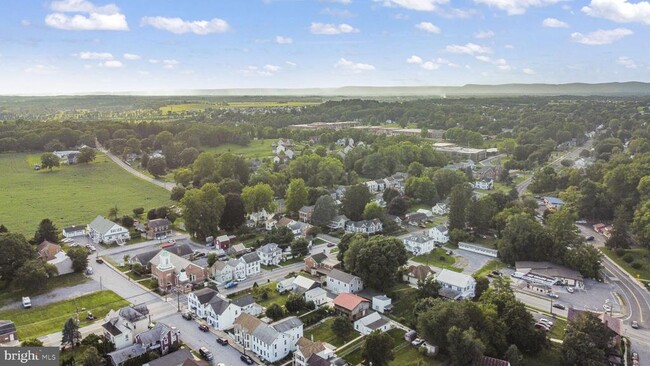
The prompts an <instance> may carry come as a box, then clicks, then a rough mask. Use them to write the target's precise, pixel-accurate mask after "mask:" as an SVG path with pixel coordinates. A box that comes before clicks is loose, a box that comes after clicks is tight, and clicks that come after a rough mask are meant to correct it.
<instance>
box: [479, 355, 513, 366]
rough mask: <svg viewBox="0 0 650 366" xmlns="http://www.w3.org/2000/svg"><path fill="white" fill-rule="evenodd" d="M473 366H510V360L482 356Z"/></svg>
mask: <svg viewBox="0 0 650 366" xmlns="http://www.w3.org/2000/svg"><path fill="white" fill-rule="evenodd" d="M472 366H510V362H508V361H505V360H501V359H498V358H494V357H489V356H481V357H479V358H478V359H477V360H475V361H474V362H473V363H472Z"/></svg>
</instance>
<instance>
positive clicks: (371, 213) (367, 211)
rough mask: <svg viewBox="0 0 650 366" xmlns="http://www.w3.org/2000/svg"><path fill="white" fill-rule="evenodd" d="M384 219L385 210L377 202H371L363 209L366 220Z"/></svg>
mask: <svg viewBox="0 0 650 366" xmlns="http://www.w3.org/2000/svg"><path fill="white" fill-rule="evenodd" d="M383 217H384V208H383V207H381V206H380V205H379V203H377V202H369V203H368V204H367V205H366V207H365V208H364V209H363V218H364V219H366V220H372V219H381V218H383Z"/></svg>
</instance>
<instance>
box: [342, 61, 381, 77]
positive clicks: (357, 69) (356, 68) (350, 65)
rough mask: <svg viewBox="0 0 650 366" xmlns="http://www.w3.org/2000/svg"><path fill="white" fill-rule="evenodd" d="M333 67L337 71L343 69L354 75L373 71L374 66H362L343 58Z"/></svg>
mask: <svg viewBox="0 0 650 366" xmlns="http://www.w3.org/2000/svg"><path fill="white" fill-rule="evenodd" d="M334 67H336V68H339V69H344V70H347V71H350V72H353V73H355V74H358V73H362V72H364V71H372V70H374V69H375V66H373V65H371V64H363V63H358V62H352V61H350V60H346V59H344V58H340V59H339V61H338V62H337V63H336V64H334Z"/></svg>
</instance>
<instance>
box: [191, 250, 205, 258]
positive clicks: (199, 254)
mask: <svg viewBox="0 0 650 366" xmlns="http://www.w3.org/2000/svg"><path fill="white" fill-rule="evenodd" d="M192 255H193V256H194V258H201V257H204V256H205V255H206V254H205V252H199V251H198V250H195V251H194V253H192Z"/></svg>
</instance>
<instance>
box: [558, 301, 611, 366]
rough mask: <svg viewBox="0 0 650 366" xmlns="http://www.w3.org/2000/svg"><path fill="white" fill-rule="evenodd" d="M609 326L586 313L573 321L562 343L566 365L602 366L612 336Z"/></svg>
mask: <svg viewBox="0 0 650 366" xmlns="http://www.w3.org/2000/svg"><path fill="white" fill-rule="evenodd" d="M609 334H610V333H609V332H608V329H607V325H605V324H604V323H603V322H601V321H600V319H598V317H596V316H595V315H593V314H591V313H589V312H584V313H582V314H580V315H579V316H578V318H577V319H575V320H573V321H571V322H570V323H569V325H568V327H567V331H566V335H565V337H564V342H563V343H562V347H561V351H562V362H563V364H564V365H567V366H569V365H575V366H592V365H602V363H603V359H604V358H605V351H606V350H607V349H608V348H609V347H608V344H609V341H610V336H609Z"/></svg>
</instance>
